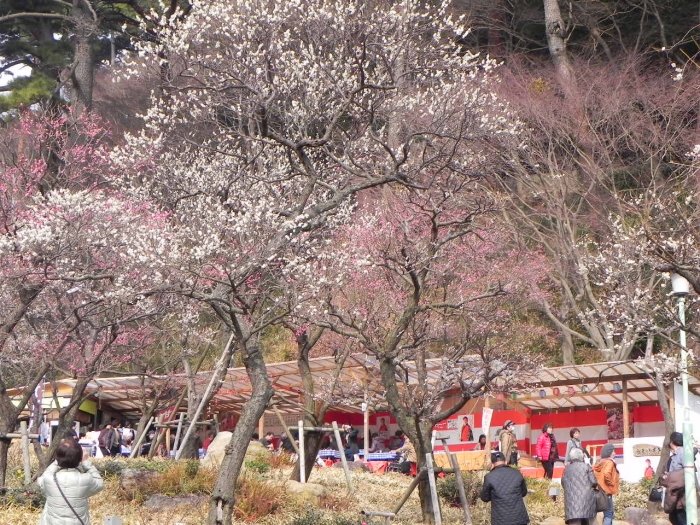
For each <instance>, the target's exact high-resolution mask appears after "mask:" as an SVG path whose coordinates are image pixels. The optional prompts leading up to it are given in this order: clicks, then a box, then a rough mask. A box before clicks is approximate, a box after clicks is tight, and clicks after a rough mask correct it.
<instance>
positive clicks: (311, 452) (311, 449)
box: [290, 418, 343, 481]
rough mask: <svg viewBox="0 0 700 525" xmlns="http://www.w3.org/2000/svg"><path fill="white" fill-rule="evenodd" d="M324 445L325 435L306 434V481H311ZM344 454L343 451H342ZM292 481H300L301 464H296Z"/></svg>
mask: <svg viewBox="0 0 700 525" xmlns="http://www.w3.org/2000/svg"><path fill="white" fill-rule="evenodd" d="M306 423H307V422H306V418H305V420H304V425H306ZM322 443H323V433H322V432H308V431H307V432H304V471H305V474H306V478H305V479H306V481H309V478H310V477H311V473H312V472H313V468H314V465H315V464H316V457H317V456H318V451H319V450H321V444H322ZM340 453H341V454H342V453H343V451H342V450H341V451H340ZM290 479H293V480H294V481H300V480H301V478H300V477H299V462H298V461H297V462H296V463H295V464H294V469H293V470H292V475H291V476H290Z"/></svg>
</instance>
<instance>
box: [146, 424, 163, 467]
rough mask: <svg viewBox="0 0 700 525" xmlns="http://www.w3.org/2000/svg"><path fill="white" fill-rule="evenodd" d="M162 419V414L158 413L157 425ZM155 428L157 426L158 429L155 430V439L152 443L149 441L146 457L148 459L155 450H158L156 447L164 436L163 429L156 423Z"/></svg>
mask: <svg viewBox="0 0 700 525" xmlns="http://www.w3.org/2000/svg"><path fill="white" fill-rule="evenodd" d="M163 419H165V418H164V417H163V414H159V415H158V424H159V425H160V424H162V423H163ZM156 428H158V431H157V432H156V435H155V439H154V440H153V443H151V450H149V451H148V458H149V459H150V458H152V457H153V456H154V455H155V453H156V451H157V450H158V447H159V446H160V444H161V443H162V442H163V438H164V437H165V430H163V429H162V428H160V427H158V426H157V425H156Z"/></svg>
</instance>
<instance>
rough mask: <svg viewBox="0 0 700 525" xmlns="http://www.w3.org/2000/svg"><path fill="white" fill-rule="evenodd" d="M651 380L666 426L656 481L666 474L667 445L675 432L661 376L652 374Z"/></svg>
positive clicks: (668, 449)
mask: <svg viewBox="0 0 700 525" xmlns="http://www.w3.org/2000/svg"><path fill="white" fill-rule="evenodd" d="M653 379H654V384H655V385H656V395H657V396H658V399H659V406H660V407H661V413H662V414H663V416H664V423H665V424H666V437H665V438H664V444H663V447H662V448H661V457H660V458H659V464H658V466H657V467H656V479H658V478H659V477H661V476H662V475H663V474H664V473H665V472H666V465H667V463H668V458H669V451H670V448H669V444H670V443H671V433H672V432H673V431H674V430H675V428H676V426H675V423H674V421H673V416H672V415H671V407H670V406H669V404H668V399H667V398H666V391H665V390H664V383H663V378H662V377H661V374H659V373H654V376H653Z"/></svg>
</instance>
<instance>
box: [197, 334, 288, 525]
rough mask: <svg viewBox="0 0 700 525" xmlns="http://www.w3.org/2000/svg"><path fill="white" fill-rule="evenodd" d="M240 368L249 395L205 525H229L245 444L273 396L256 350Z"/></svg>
mask: <svg viewBox="0 0 700 525" xmlns="http://www.w3.org/2000/svg"><path fill="white" fill-rule="evenodd" d="M244 350H245V349H244ZM244 364H245V367H246V371H247V373H248V377H249V378H250V383H251V386H252V393H251V396H250V400H249V401H247V402H246V403H245V405H243V410H242V411H241V417H240V419H239V420H238V424H237V425H236V428H235V429H234V431H233V435H232V436H231V441H230V442H229V444H228V446H227V447H226V453H225V454H224V458H223V461H222V463H221V468H220V469H219V478H218V479H217V481H216V485H215V487H214V491H213V492H212V495H211V501H210V504H209V515H208V518H207V525H231V523H232V516H233V510H234V502H235V500H234V494H233V493H234V490H235V489H236V482H237V481H238V475H239V474H240V472H241V467H242V466H243V458H244V457H245V453H246V450H247V449H248V442H249V441H250V436H251V435H252V434H253V432H255V429H256V427H257V425H258V421H259V420H260V418H261V417H262V416H263V414H264V413H265V408H267V404H268V403H269V402H270V399H272V395H273V394H274V392H275V391H274V389H273V388H272V385H271V384H270V379H269V377H268V376H267V370H266V368H265V360H264V359H263V356H262V353H261V352H260V350H258V349H257V348H255V349H251V350H250V351H248V353H247V357H246V358H245V359H244Z"/></svg>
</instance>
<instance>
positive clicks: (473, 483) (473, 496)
mask: <svg viewBox="0 0 700 525" xmlns="http://www.w3.org/2000/svg"><path fill="white" fill-rule="evenodd" d="M462 481H463V486H464V493H465V494H466V496H467V503H469V505H470V506H473V505H475V504H476V500H477V499H478V498H479V492H481V487H482V485H483V484H484V480H483V474H482V473H481V472H471V471H469V472H462ZM437 493H438V496H440V497H441V498H442V499H443V500H445V502H446V503H447V504H448V505H451V506H453V507H461V506H462V503H461V502H460V500H459V490H458V486H457V476H455V475H453V474H448V475H447V476H445V477H444V478H443V479H440V480H438V484H437Z"/></svg>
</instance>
